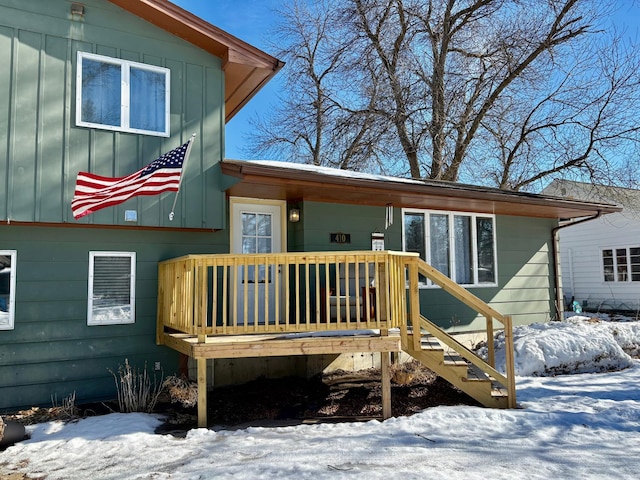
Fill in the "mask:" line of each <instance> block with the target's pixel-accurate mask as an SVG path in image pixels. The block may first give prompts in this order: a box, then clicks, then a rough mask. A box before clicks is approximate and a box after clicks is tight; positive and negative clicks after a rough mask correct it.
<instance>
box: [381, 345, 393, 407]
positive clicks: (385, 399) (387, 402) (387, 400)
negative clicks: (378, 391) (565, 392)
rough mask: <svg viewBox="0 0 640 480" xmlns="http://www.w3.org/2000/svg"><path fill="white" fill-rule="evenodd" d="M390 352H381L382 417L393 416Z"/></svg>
mask: <svg viewBox="0 0 640 480" xmlns="http://www.w3.org/2000/svg"><path fill="white" fill-rule="evenodd" d="M389 355H390V353H389V352H380V371H381V372H382V418H383V419H385V420H386V419H387V418H391V374H390V372H389V365H390V361H389Z"/></svg>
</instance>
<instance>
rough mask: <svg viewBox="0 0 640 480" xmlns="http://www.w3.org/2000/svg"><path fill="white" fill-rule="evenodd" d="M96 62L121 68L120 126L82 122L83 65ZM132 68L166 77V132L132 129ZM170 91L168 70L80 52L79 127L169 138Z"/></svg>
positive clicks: (78, 67)
mask: <svg viewBox="0 0 640 480" xmlns="http://www.w3.org/2000/svg"><path fill="white" fill-rule="evenodd" d="M85 58H86V59H89V60H95V61H98V62H104V63H111V64H113V65H118V66H120V68H121V80H120V88H121V91H120V92H121V105H120V123H121V124H120V125H105V124H101V123H92V122H85V121H82V70H83V69H82V65H83V60H84V59H85ZM131 67H134V68H137V69H140V70H148V71H151V72H157V73H161V74H163V75H164V78H165V112H164V116H165V121H164V131H162V132H160V131H155V130H142V129H137V128H132V127H130V125H129V124H130V99H131V95H130V83H129V79H130V71H131ZM170 90H171V71H170V70H169V69H168V68H164V67H158V66H155V65H148V64H145V63H139V62H132V61H130V60H122V59H119V58H112V57H106V56H104V55H97V54H95V53H87V52H80V51H78V56H77V68H76V125H77V126H79V127H90V128H99V129H103V130H112V131H118V132H129V133H137V134H143V135H154V136H158V137H168V136H169V112H170V105H171V103H170Z"/></svg>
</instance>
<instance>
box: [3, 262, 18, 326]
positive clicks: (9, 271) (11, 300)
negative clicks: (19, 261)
mask: <svg viewBox="0 0 640 480" xmlns="http://www.w3.org/2000/svg"><path fill="white" fill-rule="evenodd" d="M16 257H17V253H16V251H15V250H0V330H13V322H14V315H15V304H16V302H15V298H16Z"/></svg>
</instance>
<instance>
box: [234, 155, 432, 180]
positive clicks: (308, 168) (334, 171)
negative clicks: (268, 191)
mask: <svg viewBox="0 0 640 480" xmlns="http://www.w3.org/2000/svg"><path fill="white" fill-rule="evenodd" d="M240 161H243V162H246V163H252V164H255V165H264V166H267V167H275V168H287V169H291V170H302V171H305V172H312V173H317V174H319V175H327V176H330V177H343V178H353V179H360V180H375V181H380V182H401V183H411V184H413V185H424V184H425V183H426V182H425V181H423V180H416V179H413V178H401V177H391V176H386V175H376V174H373V173H364V172H355V171H353V170H344V169H341V168H331V167H320V166H316V165H309V164H306V163H291V162H281V161H278V160H240Z"/></svg>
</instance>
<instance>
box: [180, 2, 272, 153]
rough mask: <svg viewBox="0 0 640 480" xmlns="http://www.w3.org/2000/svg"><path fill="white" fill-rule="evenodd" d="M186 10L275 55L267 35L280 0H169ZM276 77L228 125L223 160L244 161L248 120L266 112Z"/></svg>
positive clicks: (270, 101)
mask: <svg viewBox="0 0 640 480" xmlns="http://www.w3.org/2000/svg"><path fill="white" fill-rule="evenodd" d="M172 1H173V3H175V4H176V5H179V6H180V7H182V8H184V9H185V10H188V11H190V12H191V13H194V14H195V15H198V16H199V17H201V18H203V19H204V20H206V21H207V22H209V23H211V24H213V25H215V26H216V27H219V28H221V29H222V30H224V31H226V32H228V33H230V34H232V35H234V36H236V37H238V38H239V39H241V40H244V41H245V42H247V43H250V44H251V45H253V46H255V47H258V48H259V49H261V50H264V51H265V52H267V53H269V54H272V55H273V54H274V52H273V51H271V49H270V48H269V47H268V35H269V32H271V31H273V28H274V25H275V16H274V14H273V10H274V9H275V8H276V7H277V6H278V5H281V4H283V1H282V0H213V1H212V0H172ZM278 84H279V80H278V75H276V77H275V78H273V79H272V80H271V81H270V82H269V83H268V84H267V85H266V86H265V87H264V88H263V89H262V90H260V92H258V94H257V95H256V96H255V97H254V98H253V99H252V100H251V101H250V102H249V103H248V104H247V105H246V106H245V107H244V108H243V109H242V110H241V111H240V112H239V113H238V114H236V116H235V117H233V118H232V119H231V121H230V122H229V123H228V124H227V131H226V158H232V159H246V158H247V155H246V154H245V153H243V149H242V145H243V144H244V143H245V142H246V136H247V135H248V134H249V131H250V128H251V126H250V125H249V119H250V118H252V117H253V116H255V115H256V113H257V114H262V113H263V112H266V111H268V109H269V106H270V105H271V104H272V103H273V102H274V95H275V93H276V92H277V90H278V87H279V85H278Z"/></svg>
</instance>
